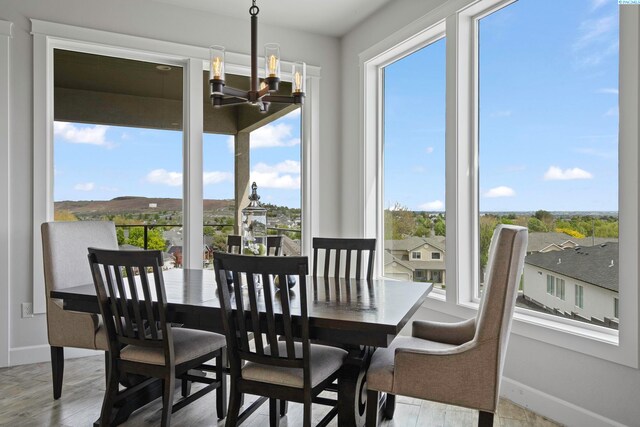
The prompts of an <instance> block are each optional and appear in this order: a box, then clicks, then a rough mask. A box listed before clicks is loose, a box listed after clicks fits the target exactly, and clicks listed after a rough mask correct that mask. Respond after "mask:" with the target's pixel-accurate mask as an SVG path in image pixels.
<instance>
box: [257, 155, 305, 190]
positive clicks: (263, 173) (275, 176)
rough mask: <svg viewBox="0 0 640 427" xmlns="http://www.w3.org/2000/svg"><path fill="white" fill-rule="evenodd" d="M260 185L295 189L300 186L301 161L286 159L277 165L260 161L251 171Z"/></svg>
mask: <svg viewBox="0 0 640 427" xmlns="http://www.w3.org/2000/svg"><path fill="white" fill-rule="evenodd" d="M251 181H255V182H256V184H258V187H264V188H280V189H289V190H295V189H299V188H300V162H297V161H295V160H285V161H284V162H281V163H278V164H276V165H268V164H266V163H258V164H257V165H255V167H254V168H253V170H252V171H251Z"/></svg>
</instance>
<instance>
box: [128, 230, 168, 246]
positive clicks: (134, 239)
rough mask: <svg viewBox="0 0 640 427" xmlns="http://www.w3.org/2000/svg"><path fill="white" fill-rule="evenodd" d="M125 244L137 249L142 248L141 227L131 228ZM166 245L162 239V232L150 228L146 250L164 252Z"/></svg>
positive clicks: (142, 231) (142, 236)
mask: <svg viewBox="0 0 640 427" xmlns="http://www.w3.org/2000/svg"><path fill="white" fill-rule="evenodd" d="M127 243H129V244H130V245H133V246H137V247H139V248H144V229H143V228H142V227H131V229H130V230H129V239H127ZM166 248H167V244H166V243H165V241H164V238H163V237H162V230H160V229H159V228H150V229H149V230H148V232H147V249H155V250H160V251H164V250H165V249H166Z"/></svg>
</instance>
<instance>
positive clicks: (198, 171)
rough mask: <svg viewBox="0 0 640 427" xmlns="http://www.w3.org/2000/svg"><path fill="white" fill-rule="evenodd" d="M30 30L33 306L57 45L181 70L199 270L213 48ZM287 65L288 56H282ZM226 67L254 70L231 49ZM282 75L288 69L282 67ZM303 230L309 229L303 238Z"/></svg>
mask: <svg viewBox="0 0 640 427" xmlns="http://www.w3.org/2000/svg"><path fill="white" fill-rule="evenodd" d="M31 34H32V35H33V65H34V66H33V97H34V98H33V99H34V103H33V138H34V150H33V165H34V168H33V213H32V214H33V235H32V238H33V252H32V257H33V267H32V268H33V285H32V286H33V309H34V313H35V314H42V313H45V311H46V299H45V292H44V289H45V287H44V272H43V266H42V240H41V235H40V224H41V223H43V222H45V221H51V220H53V156H52V154H53V50H54V49H66V50H74V51H78V52H85V53H90V54H97V55H107V56H115V57H119V58H125V59H132V60H141V61H149V62H161V63H165V64H168V65H176V66H181V67H183V69H184V73H183V76H184V77H183V84H184V90H183V94H184V98H183V117H184V119H183V123H184V126H183V196H182V199H183V229H184V236H185V239H184V246H185V248H184V257H185V258H184V263H183V265H184V267H185V268H193V269H202V247H203V236H202V224H203V221H202V218H203V206H202V199H203V192H202V190H203V181H202V140H203V100H202V91H203V90H204V88H203V82H202V75H203V74H202V73H203V71H206V70H208V66H209V49H208V48H204V47H198V46H192V45H186V44H179V43H173V42H167V41H160V40H155V39H148V38H144V37H137V36H129V35H124V34H119V33H113V32H107V31H101V30H94V29H90V28H82V27H76V26H71V25H65V24H58V23H53V22H48V21H41V20H37V19H31ZM283 65H289V67H283V69H290V68H291V67H290V65H291V62H288V61H283ZM226 71H227V72H228V73H230V74H239V75H245V76H248V75H250V72H251V67H250V56H249V55H246V54H241V53H235V52H227V54H226ZM282 74H283V75H282V78H283V79H284V80H287V79H290V78H291V76H290V74H287V73H285V72H283V73H282ZM319 90H320V67H317V66H314V65H309V64H308V65H307V85H306V93H305V95H306V96H305V104H304V106H303V107H302V111H301V115H302V118H301V135H300V145H301V147H300V149H301V169H302V170H301V208H302V236H303V237H302V238H303V240H302V244H301V248H302V251H303V254H308V253H310V251H311V238H310V236H313V235H317V231H318V218H319V216H320V215H319V191H318V188H319V185H320V177H319V170H320V167H319V158H320V155H319V147H320V144H319V139H320V138H319V136H320V133H319V132H320V125H319V122H320V111H319V109H320V105H319V96H318V93H319ZM304 236H307V237H306V238H305V237H304Z"/></svg>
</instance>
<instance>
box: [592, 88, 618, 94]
mask: <svg viewBox="0 0 640 427" xmlns="http://www.w3.org/2000/svg"><path fill="white" fill-rule="evenodd" d="M596 93H606V94H608V95H617V94H618V93H619V92H618V89H616V88H610V87H605V88H602V89H598V90H597V91H596Z"/></svg>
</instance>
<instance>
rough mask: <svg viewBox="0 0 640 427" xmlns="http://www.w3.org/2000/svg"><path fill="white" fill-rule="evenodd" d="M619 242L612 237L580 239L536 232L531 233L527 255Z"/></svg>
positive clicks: (561, 234) (562, 234)
mask: <svg viewBox="0 0 640 427" xmlns="http://www.w3.org/2000/svg"><path fill="white" fill-rule="evenodd" d="M617 241H618V239H615V238H611V237H585V238H583V239H578V238H575V237H571V236H569V235H568V234H565V233H557V232H550V233H544V232H535V233H529V243H528V244H527V253H528V254H531V253H534V252H551V251H561V250H563V249H572V248H576V247H578V246H581V247H585V246H596V245H602V244H604V243H607V242H617Z"/></svg>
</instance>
